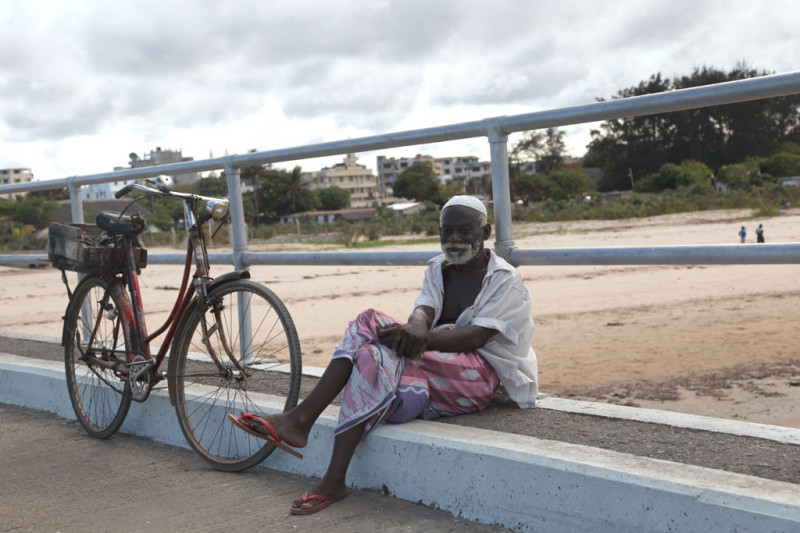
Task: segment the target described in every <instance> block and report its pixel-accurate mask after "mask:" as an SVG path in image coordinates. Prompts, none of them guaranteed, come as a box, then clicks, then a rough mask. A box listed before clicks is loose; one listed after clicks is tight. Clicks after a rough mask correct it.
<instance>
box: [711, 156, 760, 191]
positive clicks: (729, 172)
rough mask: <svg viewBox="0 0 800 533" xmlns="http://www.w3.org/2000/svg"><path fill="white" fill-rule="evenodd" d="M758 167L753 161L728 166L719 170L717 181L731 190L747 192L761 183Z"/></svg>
mask: <svg viewBox="0 0 800 533" xmlns="http://www.w3.org/2000/svg"><path fill="white" fill-rule="evenodd" d="M758 173H759V170H758V166H757V165H756V164H755V163H754V162H753V161H748V162H745V163H736V164H733V165H727V166H724V167H722V168H721V169H719V172H718V173H717V181H719V182H721V183H724V184H725V185H727V186H728V188H729V189H734V190H741V191H746V190H748V189H749V188H750V187H751V186H752V185H754V184H757V183H759V178H758Z"/></svg>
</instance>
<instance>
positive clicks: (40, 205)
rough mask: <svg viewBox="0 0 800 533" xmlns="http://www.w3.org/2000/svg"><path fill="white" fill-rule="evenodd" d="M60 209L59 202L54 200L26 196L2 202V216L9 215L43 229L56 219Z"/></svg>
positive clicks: (0, 205) (15, 220)
mask: <svg viewBox="0 0 800 533" xmlns="http://www.w3.org/2000/svg"><path fill="white" fill-rule="evenodd" d="M58 209H59V208H58V202H55V201H53V200H47V199H45V198H37V197H32V198H28V197H24V198H22V199H20V200H16V201H13V202H4V203H0V216H3V217H8V218H9V219H11V220H13V221H14V222H16V223H19V224H22V225H31V226H34V227H35V228H36V229H42V228H45V227H47V226H48V225H49V224H50V222H53V221H54V220H55V219H56V216H57V215H58Z"/></svg>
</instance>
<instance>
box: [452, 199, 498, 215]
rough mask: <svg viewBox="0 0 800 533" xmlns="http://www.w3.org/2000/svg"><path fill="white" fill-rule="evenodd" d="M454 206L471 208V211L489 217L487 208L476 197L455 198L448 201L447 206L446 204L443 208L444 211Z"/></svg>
mask: <svg viewBox="0 0 800 533" xmlns="http://www.w3.org/2000/svg"><path fill="white" fill-rule="evenodd" d="M454 205H463V206H464V207H469V208H470V209H474V210H475V211H477V212H479V213H481V214H482V215H483V216H488V215H487V213H486V206H485V205H483V202H481V201H480V200H478V199H477V198H475V197H474V196H467V195H459V196H453V197H452V198H450V199H449V200H448V201H447V203H446V204H444V206H443V207H442V211H444V210H445V209H447V208H448V207H452V206H454Z"/></svg>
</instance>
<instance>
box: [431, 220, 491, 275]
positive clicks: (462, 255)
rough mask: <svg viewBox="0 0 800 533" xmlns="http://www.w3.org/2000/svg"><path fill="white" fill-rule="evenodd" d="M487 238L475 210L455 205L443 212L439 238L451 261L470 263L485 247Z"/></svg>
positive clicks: (454, 262)
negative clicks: (484, 242) (484, 243)
mask: <svg viewBox="0 0 800 533" xmlns="http://www.w3.org/2000/svg"><path fill="white" fill-rule="evenodd" d="M485 239H486V237H484V228H483V227H481V225H480V222H479V219H478V213H476V212H475V210H473V209H470V208H468V207H464V206H461V205H454V206H450V207H448V208H447V209H445V210H444V211H443V212H442V221H441V227H440V228H439V240H440V241H441V243H442V251H443V252H444V255H445V258H447V261H448V262H449V263H451V264H453V265H463V264H465V263H469V262H470V261H471V260H472V259H473V258H474V257H475V256H476V255H478V253H480V251H481V250H482V249H483V241H484V240H485Z"/></svg>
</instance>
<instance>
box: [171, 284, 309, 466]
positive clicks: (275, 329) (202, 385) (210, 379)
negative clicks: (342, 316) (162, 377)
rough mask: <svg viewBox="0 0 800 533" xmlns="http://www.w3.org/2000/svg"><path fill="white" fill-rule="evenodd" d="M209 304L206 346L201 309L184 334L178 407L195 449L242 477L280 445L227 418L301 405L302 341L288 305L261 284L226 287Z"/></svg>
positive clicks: (176, 383) (177, 373)
mask: <svg viewBox="0 0 800 533" xmlns="http://www.w3.org/2000/svg"><path fill="white" fill-rule="evenodd" d="M208 303H209V307H208V309H207V311H206V312H205V319H206V325H207V328H208V338H207V340H204V336H203V331H202V324H201V316H200V312H201V311H200V309H195V310H194V311H193V312H192V314H191V315H190V316H189V317H188V319H187V320H186V322H185V323H184V325H183V327H182V328H181V331H179V332H178V344H177V349H176V350H175V352H173V355H172V356H173V357H177V360H176V361H175V362H174V363H173V364H174V366H172V368H173V369H174V375H173V376H171V378H172V379H173V390H174V392H175V409H176V411H177V414H178V421H179V422H180V425H181V430H183V434H184V436H185V437H186V440H187V441H188V442H189V444H190V445H191V446H192V448H194V449H195V451H197V452H198V453H199V454H200V455H201V456H202V457H203V458H204V459H206V460H207V461H208V462H209V463H211V465H212V466H213V467H214V468H216V469H218V470H224V471H228V472H238V471H241V470H245V469H247V468H250V467H252V466H255V465H257V464H258V463H260V462H261V461H263V460H264V459H265V458H266V457H267V456H268V455H269V454H270V453H272V451H273V450H274V449H275V446H274V444H272V443H271V442H269V441H266V440H262V439H259V438H256V437H253V436H251V435H249V434H247V433H246V432H244V431H242V430H241V429H238V428H237V427H235V426H234V425H233V424H232V423H231V421H230V420H229V419H228V417H227V415H228V414H229V413H234V414H236V415H237V416H238V415H239V413H240V412H241V411H247V412H249V413H256V414H258V415H260V416H261V415H266V414H267V413H266V412H265V410H264V409H265V407H264V406H265V404H266V402H269V401H270V400H272V401H273V402H274V399H275V396H278V397H279V398H280V399H281V401H282V402H283V409H284V410H287V409H290V408H291V407H294V406H295V405H296V404H297V398H298V395H299V394H300V377H301V372H302V369H301V365H302V363H301V356H300V341H299V340H298V338H297V331H296V330H295V327H294V322H293V321H292V318H291V316H290V315H289V311H288V310H287V309H286V306H285V305H284V304H283V302H281V300H280V299H279V298H278V297H277V296H276V295H275V293H273V292H272V291H271V290H269V289H267V288H266V287H264V286H262V285H259V284H258V283H255V282H252V281H249V280H236V281H232V282H229V283H225V284H224V285H222V286H220V287H218V288H216V289H214V290H212V291H211V293H210V294H209V296H208ZM212 352H213V353H214V354H216V356H217V358H218V359H219V361H220V364H217V363H216V362H215V361H214V360H213V358H212V356H211V353H212Z"/></svg>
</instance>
